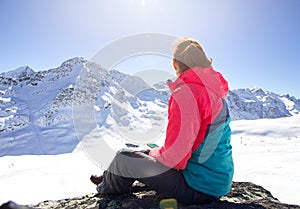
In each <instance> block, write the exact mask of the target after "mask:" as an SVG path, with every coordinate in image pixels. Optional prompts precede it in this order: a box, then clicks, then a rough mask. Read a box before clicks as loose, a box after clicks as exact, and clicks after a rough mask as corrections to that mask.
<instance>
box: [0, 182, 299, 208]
mask: <svg viewBox="0 0 300 209" xmlns="http://www.w3.org/2000/svg"><path fill="white" fill-rule="evenodd" d="M164 198H168V197H165V196H161V195H157V194H156V192H155V191H152V190H148V189H147V188H146V187H144V186H143V185H141V184H137V185H136V186H135V187H134V191H133V192H132V193H129V194H123V195H106V196H103V195H102V196H100V195H97V194H88V195H85V196H81V197H75V198H70V199H63V200H47V201H44V202H41V203H39V204H37V205H29V206H20V205H17V204H14V203H13V202H10V203H7V204H6V205H3V206H1V207H0V209H5V208H6V209H9V208H10V209H13V208H14V209H35V208H39V209H75V208H76V209H98V208H99V209H104V208H105V209H132V208H134V209H159V201H160V200H162V199H164ZM264 208H270V209H292V208H295V209H296V208H298V209H300V206H297V205H288V204H284V203H281V202H279V201H278V199H276V198H275V197H273V196H272V194H271V193H270V192H269V191H267V190H266V189H264V188H263V187H261V186H258V185H255V184H253V183H250V182H234V183H233V186H232V189H231V192H230V193H229V194H228V195H226V196H224V197H222V198H221V199H220V200H218V201H215V202H212V203H210V204H205V205H192V206H184V205H181V204H180V203H178V209H264Z"/></svg>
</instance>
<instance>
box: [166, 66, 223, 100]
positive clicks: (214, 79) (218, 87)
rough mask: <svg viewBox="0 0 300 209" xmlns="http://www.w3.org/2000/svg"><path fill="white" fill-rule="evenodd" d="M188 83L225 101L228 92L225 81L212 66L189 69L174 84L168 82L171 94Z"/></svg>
mask: <svg viewBox="0 0 300 209" xmlns="http://www.w3.org/2000/svg"><path fill="white" fill-rule="evenodd" d="M188 83H193V84H199V85H201V86H204V87H205V88H207V90H210V91H213V92H214V93H215V94H217V95H218V96H219V97H221V98H223V99H225V97H226V96H227V94H228V91H229V88H228V83H227V81H226V80H225V79H224V77H223V76H222V74H221V73H219V72H217V71H215V70H214V69H213V67H212V66H210V67H208V68H200V67H193V68H190V69H188V70H186V71H184V72H183V73H182V74H181V75H180V76H179V77H178V78H177V79H176V80H175V81H174V82H169V83H168V85H169V88H170V90H171V91H172V92H173V91H174V90H175V89H176V88H178V87H180V86H181V85H184V84H188Z"/></svg>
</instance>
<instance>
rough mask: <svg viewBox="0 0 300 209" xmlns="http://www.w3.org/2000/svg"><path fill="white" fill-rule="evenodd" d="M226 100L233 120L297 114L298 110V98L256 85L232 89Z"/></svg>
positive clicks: (299, 109) (299, 101)
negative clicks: (250, 87)
mask: <svg viewBox="0 0 300 209" xmlns="http://www.w3.org/2000/svg"><path fill="white" fill-rule="evenodd" d="M227 102H228V105H229V109H230V112H231V116H232V118H233V119H234V120H239V119H260V118H281V117H287V116H293V115H298V114H299V112H300V99H296V98H295V97H293V96H290V95H288V94H287V95H278V94H276V93H273V92H269V91H264V90H262V89H261V88H257V87H255V88H252V89H248V88H247V89H237V90H232V91H230V92H229V95H228V97H227Z"/></svg>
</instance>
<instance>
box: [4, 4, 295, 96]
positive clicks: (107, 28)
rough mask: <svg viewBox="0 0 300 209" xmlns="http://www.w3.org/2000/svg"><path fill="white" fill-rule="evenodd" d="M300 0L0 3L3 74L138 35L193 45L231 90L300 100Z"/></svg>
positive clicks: (86, 55)
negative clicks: (198, 45) (258, 90)
mask: <svg viewBox="0 0 300 209" xmlns="http://www.w3.org/2000/svg"><path fill="white" fill-rule="evenodd" d="M299 20H300V1H299V0H109V1H107V0H76V1H75V0H43V1H41V0H0V26H1V32H0V73H1V72H6V71H9V70H13V69H15V68H17V67H21V66H25V65H27V66H30V67H31V68H33V69H34V70H35V71H40V70H46V69H50V68H54V67H57V66H59V65H60V64H61V63H62V62H63V61H65V60H67V59H69V58H72V57H78V56H80V57H84V58H86V59H90V58H91V57H92V56H93V55H94V54H95V53H96V52H97V51H98V50H99V49H101V48H102V47H104V46H106V45H108V44H110V43H111V42H113V41H114V40H117V39H120V38H123V37H125V36H129V35H133V34H139V33H148V32H149V33H163V34H169V35H172V36H176V37H182V36H188V37H191V38H194V39H197V40H198V41H199V42H200V43H201V44H202V45H203V47H204V49H205V51H206V53H207V55H208V56H209V57H212V58H213V60H214V63H213V65H214V67H215V69H216V70H218V71H221V72H222V73H223V74H224V76H225V77H226V79H227V80H228V81H229V84H230V88H232V89H233V88H246V87H250V88H251V87H254V86H258V87H262V88H263V89H265V90H269V91H274V92H276V93H279V94H286V93H289V94H291V95H294V96H296V97H297V98H300V84H299V80H300V79H299V78H300V22H299Z"/></svg>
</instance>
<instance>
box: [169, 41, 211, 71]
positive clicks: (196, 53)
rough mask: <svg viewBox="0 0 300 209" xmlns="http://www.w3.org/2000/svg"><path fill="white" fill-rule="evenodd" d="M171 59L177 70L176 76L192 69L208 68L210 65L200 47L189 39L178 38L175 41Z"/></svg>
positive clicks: (209, 60)
mask: <svg viewBox="0 0 300 209" xmlns="http://www.w3.org/2000/svg"><path fill="white" fill-rule="evenodd" d="M173 58H174V60H175V62H176V64H177V66H178V68H179V69H178V70H177V71H178V72H177V74H181V73H182V72H184V71H186V70H187V69H189V68H192V67H200V68H208V67H210V66H211V63H212V59H208V58H207V57H206V54H205V52H204V51H203V48H202V46H201V45H200V44H199V43H198V42H197V41H195V40H192V39H189V38H180V39H179V40H178V41H177V43H176V46H175V48H174V52H173Z"/></svg>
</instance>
